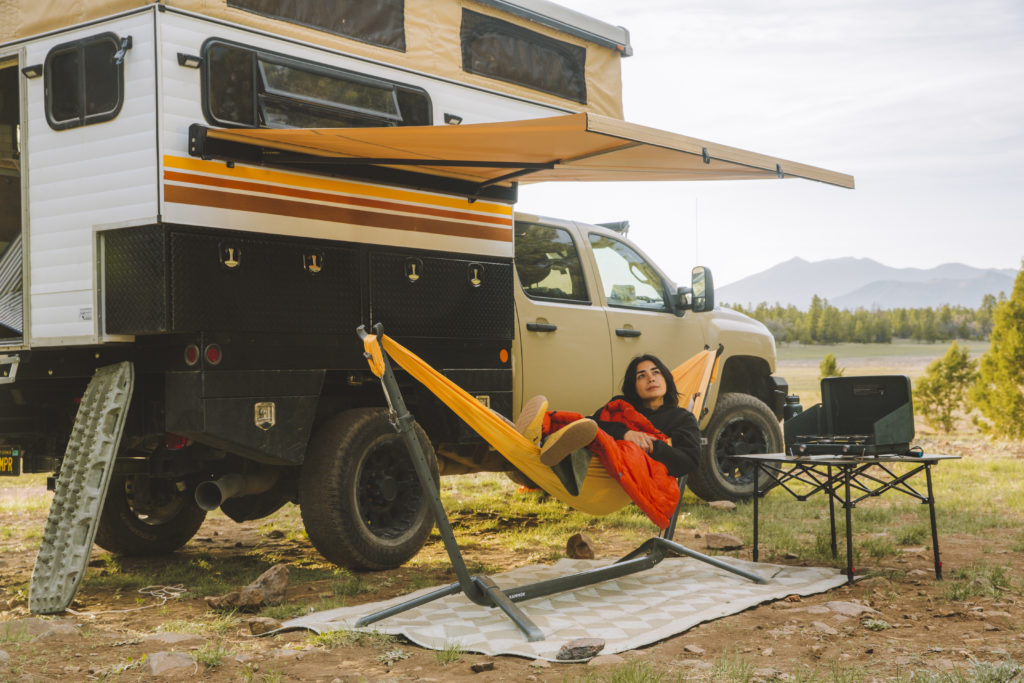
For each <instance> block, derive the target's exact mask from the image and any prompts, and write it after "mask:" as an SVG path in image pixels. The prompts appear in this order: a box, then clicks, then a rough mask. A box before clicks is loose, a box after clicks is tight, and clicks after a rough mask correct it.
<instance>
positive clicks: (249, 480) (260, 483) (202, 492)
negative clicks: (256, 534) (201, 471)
mask: <svg viewBox="0 0 1024 683" xmlns="http://www.w3.org/2000/svg"><path fill="white" fill-rule="evenodd" d="M279 476H280V472H276V471H274V472H258V473H256V474H225V475H224V476H223V477H221V478H220V479H215V480H213V481H204V482H202V483H200V484H199V485H198V486H196V505H198V506H199V507H201V508H202V509H204V510H206V511H207V512H210V511H211V510H216V509H217V508H219V507H220V506H221V503H223V502H224V501H225V500H227V499H228V498H235V497H238V496H254V495H256V494H257V493H263V492H264V491H269V490H270V489H271V488H273V486H274V484H276V483H277V479H278V477H279Z"/></svg>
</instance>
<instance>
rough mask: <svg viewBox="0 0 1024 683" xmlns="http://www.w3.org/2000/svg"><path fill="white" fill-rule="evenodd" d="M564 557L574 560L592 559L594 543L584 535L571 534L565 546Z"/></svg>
mask: <svg viewBox="0 0 1024 683" xmlns="http://www.w3.org/2000/svg"><path fill="white" fill-rule="evenodd" d="M565 555H566V557H569V558H572V559H574V560H592V559H594V542H593V541H592V540H590V537H589V536H587V535H586V534H582V533H581V534H573V535H572V536H570V537H569V540H568V541H566V544H565Z"/></svg>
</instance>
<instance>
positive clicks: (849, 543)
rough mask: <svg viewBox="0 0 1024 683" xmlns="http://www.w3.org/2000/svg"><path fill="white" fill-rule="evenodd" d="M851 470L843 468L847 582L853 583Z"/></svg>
mask: <svg viewBox="0 0 1024 683" xmlns="http://www.w3.org/2000/svg"><path fill="white" fill-rule="evenodd" d="M850 477H851V473H850V468H849V467H844V468H843V482H844V483H845V485H846V504H845V505H844V506H843V507H845V508H846V571H847V574H846V582H847V583H853V571H854V570H853V503H851V502H850Z"/></svg>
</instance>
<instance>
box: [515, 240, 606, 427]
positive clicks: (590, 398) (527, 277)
mask: <svg viewBox="0 0 1024 683" xmlns="http://www.w3.org/2000/svg"><path fill="white" fill-rule="evenodd" d="M515 240H516V273H517V274H518V276H519V286H518V287H516V288H515V290H516V292H515V297H516V323H517V331H518V336H519V339H518V348H519V354H520V357H519V358H518V359H517V361H518V364H517V366H516V373H517V374H518V376H519V380H520V382H521V385H520V386H521V387H522V389H521V392H520V394H519V397H518V400H517V401H516V407H517V410H518V407H519V406H521V405H522V401H523V400H525V399H528V398H529V397H531V396H534V395H536V394H543V395H544V396H547V398H548V403H549V405H550V406H551V409H552V410H575V411H577V412H580V413H583V414H590V413H591V412H593V411H594V410H597V408H598V407H600V406H601V405H602V404H603V403H604V402H605V401H607V400H608V399H609V398H611V393H609V389H610V387H611V384H612V382H611V376H612V363H611V348H610V345H609V341H608V326H607V322H606V319H605V315H604V312H603V311H602V310H601V307H600V304H599V303H598V302H597V301H595V300H594V295H593V294H591V292H593V293H594V294H596V292H597V289H596V287H593V286H590V285H591V283H589V282H588V278H589V277H592V276H589V273H588V271H589V267H587V268H585V267H584V261H583V260H582V259H581V258H580V245H579V244H577V243H576V242H575V241H574V239H573V233H572V232H570V231H569V230H567V229H565V228H560V227H554V226H550V225H540V224H537V223H531V222H516V234H515Z"/></svg>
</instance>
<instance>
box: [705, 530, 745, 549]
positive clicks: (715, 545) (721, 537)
mask: <svg viewBox="0 0 1024 683" xmlns="http://www.w3.org/2000/svg"><path fill="white" fill-rule="evenodd" d="M704 544H705V546H706V547H707V548H708V549H709V550H739V549H741V548H742V547H743V541H741V540H740V539H739V538H738V537H737V536H734V535H733V534H723V533H712V534H708V535H707V537H706V538H705V540H704Z"/></svg>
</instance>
